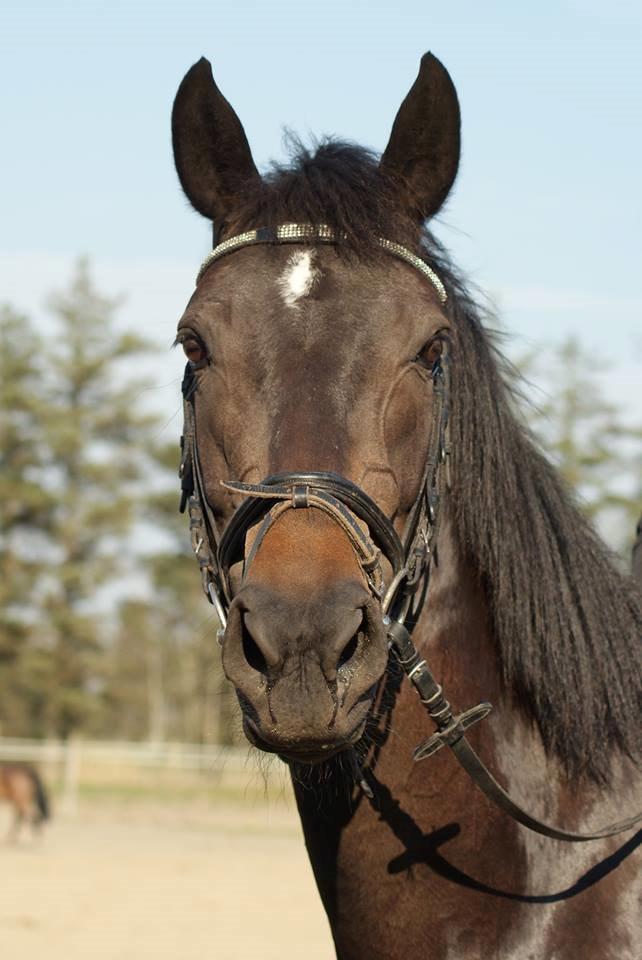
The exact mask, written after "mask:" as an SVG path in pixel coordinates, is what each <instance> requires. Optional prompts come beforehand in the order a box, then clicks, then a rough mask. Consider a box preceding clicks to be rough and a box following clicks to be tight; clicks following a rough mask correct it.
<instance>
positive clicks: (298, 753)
mask: <svg viewBox="0 0 642 960" xmlns="http://www.w3.org/2000/svg"><path fill="white" fill-rule="evenodd" d="M243 726H244V727H245V732H246V735H248V739H249V740H251V741H252V743H253V744H254V746H255V747H258V749H259V750H263V751H265V752H266V753H276V754H278V755H279V756H280V757H282V758H283V759H284V760H291V761H293V762H295V763H323V762H324V761H325V760H330V759H331V758H332V757H334V756H336V755H337V754H338V753H341V751H342V750H346V749H348V748H349V747H350V746H352V744H354V743H356V742H357V740H359V739H360V737H361V735H362V733H363V727H364V726H365V720H361V721H359V723H358V724H357V725H356V727H354V729H353V730H352V731H351V733H349V734H348V736H347V737H345V739H344V740H341V741H340V742H338V743H328V744H321V745H320V746H318V747H315V748H312V749H305V748H301V749H299V748H297V747H294V746H290V745H289V744H288V745H287V746H286V745H283V746H281V745H276V744H273V743H270V742H269V741H267V740H264V739H263V737H262V736H261V734H260V733H259V731H258V729H257V727H256V724H255V723H254V722H253V721H252V720H250V718H249V717H243Z"/></svg>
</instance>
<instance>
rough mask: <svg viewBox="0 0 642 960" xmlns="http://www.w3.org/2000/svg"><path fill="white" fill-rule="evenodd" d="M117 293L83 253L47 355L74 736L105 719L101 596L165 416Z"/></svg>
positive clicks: (55, 715) (66, 709) (66, 697)
mask: <svg viewBox="0 0 642 960" xmlns="http://www.w3.org/2000/svg"><path fill="white" fill-rule="evenodd" d="M116 307H117V301H116V300H111V299H108V298H106V297H103V296H101V295H100V294H99V293H98V292H97V291H96V290H95V288H94V286H93V283H92V281H91V278H90V275H89V270H88V266H87V263H86V262H84V261H81V262H80V263H79V264H78V266H77V269H76V273H75V276H74V278H73V280H72V283H71V286H70V288H69V290H67V291H65V292H64V293H60V294H57V295H56V296H54V297H52V299H51V310H52V313H53V315H54V317H55V319H56V321H57V331H56V336H55V339H52V341H51V343H50V344H49V348H48V350H47V354H46V361H47V375H48V376H47V381H46V393H47V401H48V402H47V407H46V412H45V416H44V431H45V434H46V452H47V463H46V472H45V476H46V483H47V487H48V490H49V492H50V494H51V496H52V497H53V498H54V507H53V510H52V511H51V518H50V526H49V530H48V534H49V538H50V542H51V544H52V545H53V548H54V550H53V556H52V560H51V565H50V571H49V575H48V576H47V577H46V578H45V593H46V600H45V608H46V616H47V624H48V635H49V642H50V650H51V677H50V681H51V683H50V689H49V698H48V711H49V721H50V724H51V726H52V728H53V730H54V731H55V732H56V734H57V735H58V736H61V737H62V738H66V737H68V736H69V735H70V734H71V733H73V732H74V731H76V730H77V729H79V728H82V727H84V726H86V725H87V724H88V723H90V721H92V718H94V720H95V715H96V712H97V710H99V708H100V704H101V698H100V696H99V694H100V693H101V691H102V689H103V687H104V676H103V672H104V666H103V665H104V656H103V651H102V647H101V642H102V636H101V629H100V626H99V618H98V617H97V615H96V597H97V594H98V593H99V591H100V590H101V588H103V587H105V586H106V585H107V584H109V583H110V581H111V580H113V579H114V578H115V577H116V576H117V574H118V572H119V564H120V560H121V556H122V554H123V551H124V538H125V536H126V534H127V533H128V531H129V530H130V529H131V527H132V524H133V521H134V518H135V507H136V503H137V500H138V498H139V497H140V492H141V491H140V483H141V481H142V480H143V478H144V476H145V457H144V449H145V444H146V442H148V441H149V437H150V435H151V431H152V428H153V427H154V425H155V424H156V423H157V419H156V418H155V417H153V416H150V415H148V414H146V413H142V412H141V411H140V409H139V405H138V404H137V402H136V401H137V398H138V395H139V394H140V391H141V381H140V379H139V378H138V377H133V378H132V377H131V376H129V377H126V376H125V374H124V372H123V369H122V362H123V361H126V360H127V361H131V360H132V359H134V358H138V357H140V355H141V354H143V353H144V352H148V351H149V350H150V347H149V345H148V344H147V343H146V342H145V341H144V340H143V339H142V338H140V337H138V336H136V335H132V334H128V333H122V332H120V331H119V330H118V328H117V325H116V320H115V310H116Z"/></svg>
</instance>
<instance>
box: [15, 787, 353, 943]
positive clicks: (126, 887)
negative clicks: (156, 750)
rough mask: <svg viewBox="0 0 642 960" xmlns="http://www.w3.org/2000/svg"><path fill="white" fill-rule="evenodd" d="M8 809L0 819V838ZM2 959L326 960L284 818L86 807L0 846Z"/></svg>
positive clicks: (279, 811) (294, 828)
mask: <svg viewBox="0 0 642 960" xmlns="http://www.w3.org/2000/svg"><path fill="white" fill-rule="evenodd" d="M8 824H9V810H8V808H7V807H6V806H3V807H2V808H0V836H3V835H4V831H5V829H6V827H7V825H8ZM0 957H1V958H2V960H146V958H152V957H153V958H154V960H210V958H211V960H246V958H247V960H273V958H274V960H276V958H279V960H285V958H293V960H333V958H334V951H333V949H332V944H331V938H330V934H329V930H328V926H327V921H326V919H325V914H324V913H323V910H322V907H321V904H320V901H319V897H318V894H317V891H316V888H315V885H314V880H313V878H312V873H311V870H310V867H309V864H308V861H307V858H306V854H305V850H304V846H303V841H302V838H301V834H300V827H299V824H298V820H297V816H296V813H295V811H294V810H293V809H292V807H285V806H284V805H282V804H281V805H277V806H273V807H270V806H269V805H266V804H257V805H256V806H255V807H249V808H248V807H246V806H238V805H237V806H236V807H234V806H231V805H229V804H228V805H227V806H223V807H216V808H201V809H194V808H193V807H190V808H189V809H188V810H183V809H181V808H180V807H178V808H177V807H173V808H168V807H167V806H165V807H160V806H159V807H157V808H155V807H154V806H152V805H150V804H147V805H146V806H144V807H141V806H139V805H136V806H135V807H128V806H127V805H121V806H118V805H114V804H112V805H105V804H104V803H103V804H95V803H94V804H93V805H91V806H89V807H87V804H85V805H83V807H82V808H81V810H80V811H79V812H78V813H77V814H76V815H75V816H74V817H69V816H68V817H64V816H58V817H56V819H55V820H54V821H53V822H52V823H51V825H50V826H49V827H48V829H47V831H46V834H45V836H44V838H43V840H42V842H40V843H33V842H31V841H30V840H29V838H28V837H25V838H24V839H23V840H22V841H21V842H20V843H19V844H18V845H16V846H7V845H4V844H2V843H0Z"/></svg>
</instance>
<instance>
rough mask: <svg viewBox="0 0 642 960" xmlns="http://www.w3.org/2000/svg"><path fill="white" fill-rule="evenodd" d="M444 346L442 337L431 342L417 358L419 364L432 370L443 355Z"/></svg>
mask: <svg viewBox="0 0 642 960" xmlns="http://www.w3.org/2000/svg"><path fill="white" fill-rule="evenodd" d="M443 349H444V345H443V341H442V339H441V337H436V338H435V339H434V340H430V341H429V342H428V343H427V344H426V346H425V347H424V348H423V350H421V351H420V352H419V353H418V354H417V356H416V357H415V361H416V362H417V363H421V364H422V365H423V366H425V367H428V369H429V370H432V368H433V367H434V365H435V364H436V362H437V360H439V358H440V356H441V355H442V353H443Z"/></svg>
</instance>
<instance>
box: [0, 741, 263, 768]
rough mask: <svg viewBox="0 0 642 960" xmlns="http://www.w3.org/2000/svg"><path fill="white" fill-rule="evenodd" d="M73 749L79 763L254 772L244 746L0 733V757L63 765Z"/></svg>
mask: <svg viewBox="0 0 642 960" xmlns="http://www.w3.org/2000/svg"><path fill="white" fill-rule="evenodd" d="M70 753H73V754H74V755H75V756H76V758H77V761H78V762H79V763H83V762H84V763H87V764H90V765H92V766H94V765H106V766H122V767H124V768H139V769H140V768H148V769H156V770H194V771H201V772H203V773H211V774H212V775H215V774H216V773H217V771H223V770H230V771H232V770H233V771H238V772H242V771H243V770H247V771H248V772H254V771H255V770H256V766H257V761H256V758H255V756H253V755H252V753H251V751H249V750H248V749H247V748H241V747H223V746H216V745H209V744H208V745H203V744H195V743H131V742H119V741H114V742H111V741H102V740H78V739H72V740H69V741H67V742H65V743H62V742H60V741H58V740H26V739H16V738H9V737H0V760H25V761H30V762H32V763H43V764H47V765H52V766H55V765H64V764H65V763H66V762H68V758H69V754H70Z"/></svg>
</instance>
